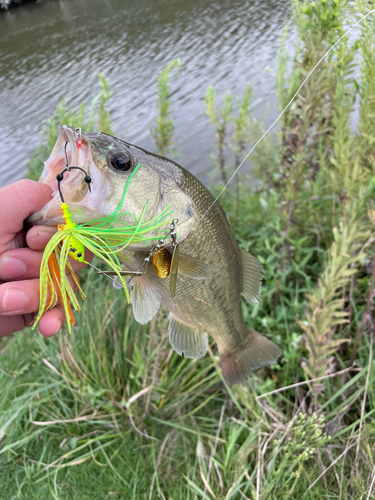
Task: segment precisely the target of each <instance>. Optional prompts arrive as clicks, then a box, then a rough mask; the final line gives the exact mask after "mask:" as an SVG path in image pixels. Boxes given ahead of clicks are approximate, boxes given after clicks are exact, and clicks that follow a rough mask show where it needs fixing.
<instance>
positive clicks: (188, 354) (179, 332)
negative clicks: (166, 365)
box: [169, 314, 208, 358]
mask: <svg viewBox="0 0 375 500" xmlns="http://www.w3.org/2000/svg"><path fill="white" fill-rule="evenodd" d="M169 342H170V343H171V346H172V347H173V349H174V350H175V351H176V352H177V353H178V354H179V355H180V356H185V358H201V357H202V356H204V355H205V354H206V352H207V347H208V337H207V333H206V332H202V331H200V330H198V329H197V328H195V327H194V326H190V325H188V324H187V323H184V322H183V321H181V320H179V319H178V318H176V317H175V316H173V314H170V315H169Z"/></svg>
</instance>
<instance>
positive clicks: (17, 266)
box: [0, 248, 92, 281]
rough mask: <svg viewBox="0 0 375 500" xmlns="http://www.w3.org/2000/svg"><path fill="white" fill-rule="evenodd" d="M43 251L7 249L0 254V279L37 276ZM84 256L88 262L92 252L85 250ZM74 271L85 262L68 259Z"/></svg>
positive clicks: (8, 279) (7, 279) (19, 278)
mask: <svg viewBox="0 0 375 500" xmlns="http://www.w3.org/2000/svg"><path fill="white" fill-rule="evenodd" d="M42 258H43V253H42V252H34V251H33V250H30V249H29V248H17V249H15V250H8V251H7V252H5V253H4V254H3V255H1V256H0V281H11V280H26V279H33V278H38V277H39V275H40V265H41V262H42ZM85 258H86V259H88V261H89V262H90V261H91V259H92V254H91V252H89V251H86V252H85ZM70 262H71V264H72V267H73V269H74V271H79V270H80V269H82V268H83V267H85V264H84V263H83V262H78V261H77V260H74V259H70Z"/></svg>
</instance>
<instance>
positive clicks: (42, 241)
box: [26, 226, 57, 250]
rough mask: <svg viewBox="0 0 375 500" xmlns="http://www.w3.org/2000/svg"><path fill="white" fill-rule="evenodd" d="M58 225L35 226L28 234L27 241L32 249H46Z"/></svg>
mask: <svg viewBox="0 0 375 500" xmlns="http://www.w3.org/2000/svg"><path fill="white" fill-rule="evenodd" d="M56 231H57V228H56V226H34V227H32V228H31V229H30V230H29V231H28V232H27V234H26V243H27V246H28V247H29V248H31V249H32V250H44V249H45V247H46V245H47V243H48V242H49V240H50V239H51V238H52V236H53V235H54V234H55V233H56Z"/></svg>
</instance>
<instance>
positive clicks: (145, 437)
mask: <svg viewBox="0 0 375 500" xmlns="http://www.w3.org/2000/svg"><path fill="white" fill-rule="evenodd" d="M370 4H371V2H370V3H369V2H366V3H365V2H363V3H362V2H357V3H356V4H353V3H350V4H349V3H346V2H341V1H340V2H338V1H336V0H317V1H315V2H297V0H293V9H294V11H293V12H294V22H295V25H296V28H297V31H298V33H299V43H298V47H297V49H296V53H295V54H294V55H293V57H292V61H291V63H292V67H291V70H290V73H287V72H286V68H287V67H288V57H289V55H288V54H287V52H286V50H285V48H284V46H283V44H281V47H280V51H279V73H278V77H277V95H278V98H279V103H280V107H283V106H284V105H285V103H287V102H288V100H289V99H290V97H291V96H292V95H293V93H294V92H295V90H296V88H298V86H299V84H300V82H301V81H303V79H304V78H305V76H306V75H307V74H308V72H309V71H310V69H311V68H312V67H313V66H314V64H315V63H316V62H317V61H318V60H319V58H320V57H322V55H323V54H324V52H325V51H326V50H327V49H328V48H329V47H330V46H331V44H332V43H333V42H334V41H335V40H336V39H337V38H338V37H339V36H341V35H342V33H343V30H344V26H347V25H348V24H353V22H354V20H355V19H358V16H359V15H363V13H364V12H367V11H368V9H369V8H370V7H371V5H370ZM374 41H375V20H374V17H370V18H368V19H367V21H366V22H364V23H363V24H362V25H361V29H360V30H358V32H356V33H355V36H353V37H352V38H351V39H350V40H346V39H345V40H344V41H343V43H342V44H341V45H339V46H337V47H336V49H335V50H334V51H333V52H332V53H331V54H330V56H329V57H328V58H326V59H325V60H324V62H323V64H322V66H321V67H320V68H319V70H318V71H317V72H316V73H315V74H314V75H313V77H312V78H311V80H309V82H308V83H307V85H306V86H305V87H304V89H303V91H302V92H301V94H300V95H299V96H298V98H297V99H296V101H295V102H294V104H293V105H292V106H291V108H290V109H289V110H288V111H287V113H286V114H285V115H284V117H283V120H282V122H281V132H280V134H279V135H277V136H272V135H270V136H268V138H267V139H266V141H265V142H263V143H262V144H261V146H260V150H258V152H257V154H255V155H254V156H253V157H252V158H253V159H252V168H253V170H252V175H253V177H252V179H255V181H256V182H254V180H252V181H251V183H250V182H249V181H248V180H247V178H246V176H245V175H243V174H242V176H241V182H238V183H237V185H235V186H233V187H230V188H228V189H227V190H226V192H225V193H224V195H223V196H222V198H221V202H222V205H223V207H224V209H225V211H226V213H227V215H228V218H229V220H230V223H231V226H232V229H233V232H234V234H235V237H236V239H237V241H238V242H239V244H240V245H241V246H242V247H243V248H245V249H246V250H251V252H252V253H253V254H254V255H257V256H258V258H259V260H260V261H261V263H262V265H263V267H264V269H265V279H264V284H263V291H262V300H261V302H260V303H259V304H255V305H253V304H251V305H249V304H247V303H245V302H244V303H243V315H244V318H245V321H246V322H247V323H248V324H249V325H250V326H252V327H254V328H255V329H257V330H258V331H260V332H262V333H264V334H266V335H267V336H269V337H270V338H272V339H273V340H274V341H275V342H276V343H278V344H279V345H280V347H281V349H282V351H283V355H282V357H281V359H280V360H279V361H278V363H277V364H276V365H275V366H273V367H271V368H265V369H264V370H261V371H259V372H257V373H256V374H254V376H252V377H251V378H250V379H249V382H248V383H246V384H242V385H241V386H234V387H232V388H229V387H228V386H227V385H226V384H225V382H224V380H223V379H222V376H221V372H220V368H219V364H218V356H217V350H216V347H215V345H214V343H212V344H211V345H210V348H209V353H208V355H207V356H205V357H204V358H203V359H199V360H188V359H185V358H180V357H179V356H178V355H177V354H176V353H174V352H173V351H172V350H171V348H170V346H169V342H168V334H167V313H166V312H165V311H161V312H160V313H159V314H158V315H157V317H156V318H155V319H154V320H153V321H152V322H151V323H150V324H149V325H146V326H140V325H138V324H137V323H136V322H135V321H134V319H133V317H132V314H131V309H130V308H129V307H128V306H127V305H126V304H124V301H123V298H122V295H121V293H119V292H118V291H117V290H115V289H113V287H112V286H111V285H109V284H107V283H105V282H104V281H103V279H101V278H100V277H98V276H97V275H95V274H93V272H92V270H87V269H86V270H84V271H83V272H82V282H83V287H84V291H85V293H86V295H87V297H88V298H87V300H86V302H85V303H84V304H83V309H82V313H81V314H80V315H77V325H76V326H75V327H74V330H73V334H72V335H68V334H67V332H66V331H64V332H63V333H61V334H58V335H57V336H55V337H53V338H51V339H43V338H42V337H41V336H40V335H39V334H37V333H32V332H30V331H28V330H26V331H24V332H22V333H20V334H17V335H14V337H13V338H11V339H5V340H4V341H3V342H2V343H1V345H0V352H1V358H0V359H1V365H0V383H1V387H2V391H1V395H0V462H1V465H2V467H1V468H0V485H1V498H4V499H6V500H8V499H9V500H10V499H29V498H33V499H34V498H35V499H42V500H44V499H50V498H52V499H73V498H74V499H79V500H81V499H86V498H87V499H93V498H94V499H96V498H97V499H105V498H106V499H110V498H123V499H150V500H151V499H157V498H162V499H168V500H170V499H172V500H175V499H180V498H183V499H189V500H198V499H199V500H200V499H205V500H207V499H209V500H213V499H218V500H229V499H235V500H237V499H242V498H244V499H246V498H247V499H251V500H269V499H272V500H284V499H290V498H292V499H294V498H296V499H309V500H318V499H319V500H320V499H335V500H344V499H353V500H369V499H370V498H374V496H375V493H374V491H375V458H374V445H375V426H374V422H375V420H374V416H375V391H374V387H375V385H374V384H375V373H374V368H375V367H374V366H373V365H374V357H373V352H374V345H373V332H374V322H373V301H374V296H373V294H374V285H375V259H374V252H373V233H374V228H373V225H374V220H375V218H374V213H375V212H374V201H373V200H374V186H375V184H374V180H373V178H374V165H375V163H374V158H375V152H374V142H375V141H374V127H373V120H374V116H375V109H374V106H375V101H374V98H373V95H374V89H373V85H374V83H373V82H374V81H375V78H374V77H375V75H374V68H375V60H374V59H375V56H374V54H375V52H374V50H373V48H374V43H375V42H374ZM170 69H171V67H169V71H170ZM168 77H169V72H168V73H166V72H164V73H163V74H162V77H161V79H159V87H158V91H159V96H158V102H159V105H160V116H161V118H160V120H161V119H163V120H164V121H163V120H162V121H159V122H158V123H159V125H157V127H156V128H155V129H154V133H156V131H157V130H159V132H157V137H159V138H163V141H164V142H163V147H165V148H166V150H168V148H170V147H172V146H174V144H173V143H174V138H173V122H172V121H171V114H170V106H171V105H172V104H173V101H172V100H171V96H169V91H168ZM101 81H102V93H101V95H100V96H99V97H98V98H97V99H96V100H95V101H94V102H93V104H92V106H91V108H90V110H91V111H90V112H89V113H87V112H86V111H85V110H82V109H83V108H82V109H81V110H80V111H78V112H75V113H72V112H71V111H69V110H67V109H66V107H65V106H64V105H61V106H60V107H59V109H58V111H57V114H56V116H55V117H54V118H50V119H49V120H48V121H47V122H46V126H45V129H44V135H43V139H42V142H41V145H40V147H39V150H38V151H37V152H36V155H35V156H34V158H33V160H32V163H31V164H30V165H31V166H32V172H34V174H33V175H35V172H36V170H37V169H39V168H40V164H41V160H42V158H45V156H46V154H47V153H48V151H49V150H50V149H51V146H52V145H53V142H54V140H55V139H54V138H55V137H56V129H57V126H58V124H59V123H63V122H69V123H71V124H72V125H73V126H82V125H83V126H84V127H85V128H86V129H87V130H89V129H91V130H95V129H96V128H97V127H99V126H103V125H99V123H100V124H104V126H105V127H108V128H109V129H110V119H109V118H110V117H109V115H108V113H107V111H106V109H107V108H106V102H107V99H108V98H109V96H110V93H109V90H108V86H107V82H106V81H105V80H103V79H102V80H101ZM161 83H162V87H161ZM214 92H215V91H214V89H212V88H211V89H210V90H209V91H208V93H207V95H206V107H207V108H206V110H207V113H208V115H209V118H210V120H211V123H212V124H213V126H214V127H215V130H216V137H217V139H218V157H217V159H216V158H215V159H214V166H216V167H218V170H219V173H220V174H221V180H222V182H223V181H225V179H224V176H225V178H227V177H228V176H229V175H230V173H231V172H232V171H233V168H234V167H235V166H236V165H232V164H230V163H229V162H228V160H227V158H231V157H233V155H235V156H236V160H235V161H236V163H237V162H238V161H240V160H241V159H242V158H243V156H244V155H245V154H246V151H247V150H248V148H249V145H250V144H251V143H253V142H254V139H257V138H258V137H259V136H260V134H261V132H262V128H263V124H262V122H260V123H259V122H256V121H254V120H253V118H252V117H251V88H250V87H246V88H245V89H244V94H243V96H239V97H238V98H237V99H236V97H235V96H231V97H228V96H227V97H226V98H225V100H224V103H223V104H220V103H218V102H217V98H216V96H215V93H214ZM160 93H161V94H160ZM228 95H229V94H228ZM101 104H102V105H101ZM166 105H167V106H166ZM355 105H356V106H357V107H358V113H359V122H358V127H353V126H352V123H351V116H352V111H353V108H354V106H355ZM228 106H230V110H229V107H228ZM87 118H89V119H87ZM85 119H86V122H85ZM162 122H163V123H166V124H167V125H168V126H167V128H165V127H164V128H163V127H162V128H160V123H162ZM158 126H159V128H158ZM107 130H108V129H107ZM166 130H167V132H168V133H167V134H166V133H165V131H166ZM223 131H224V132H223ZM223 133H224V136H223ZM164 139H165V140H164ZM155 140H156V139H155ZM156 142H157V141H156ZM157 147H158V148H159V147H160V146H157ZM181 163H183V161H182V162H181ZM254 185H255V186H256V187H254ZM221 186H222V183H221V184H219V185H217V186H215V187H214V191H215V192H218V191H219V189H220V188H221Z"/></svg>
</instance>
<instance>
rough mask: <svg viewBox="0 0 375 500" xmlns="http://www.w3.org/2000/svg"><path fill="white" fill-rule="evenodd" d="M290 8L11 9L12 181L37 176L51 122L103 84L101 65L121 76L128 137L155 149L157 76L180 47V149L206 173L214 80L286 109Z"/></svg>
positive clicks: (114, 81) (260, 1) (3, 46)
mask: <svg viewBox="0 0 375 500" xmlns="http://www.w3.org/2000/svg"><path fill="white" fill-rule="evenodd" d="M290 17H291V12H290V0H214V1H211V0H42V1H41V2H40V3H35V4H28V5H25V6H23V7H20V8H18V9H13V10H10V11H8V12H0V187H1V186H3V185H6V184H8V183H10V182H12V181H14V180H17V179H19V178H21V177H24V176H25V173H26V168H25V162H26V160H27V159H28V157H29V156H30V153H31V151H32V150H33V149H34V148H35V147H36V146H37V144H38V141H39V137H40V131H41V128H42V121H43V119H44V118H45V117H46V116H48V115H52V114H53V113H54V110H55V109H56V106H57V105H58V103H59V102H60V101H61V99H62V98H63V97H66V102H67V104H68V105H69V107H73V108H74V107H78V105H79V103H80V102H81V101H82V100H84V101H85V102H86V103H89V102H90V101H91V99H92V97H93V96H95V95H96V94H97V93H98V92H99V85H98V77H97V74H98V73H99V72H102V73H104V74H105V76H106V77H108V78H109V79H110V87H111V90H112V91H113V97H112V99H111V101H110V103H109V107H110V109H111V114H112V119H113V126H114V129H115V130H116V135H118V136H119V137H122V138H124V139H125V140H127V141H128V142H131V143H134V144H137V145H138V146H141V147H144V148H146V149H148V150H150V151H154V150H155V145H154V143H153V140H152V138H151V136H150V132H149V130H150V127H151V126H152V125H153V124H154V123H155V118H156V116H157V99H156V93H155V89H156V79H157V76H158V74H159V72H160V71H161V70H162V69H164V68H165V66H166V65H167V64H168V63H169V62H170V61H171V60H173V59H175V58H177V57H180V58H181V59H182V66H181V68H180V70H179V74H178V76H174V75H173V76H172V78H171V82H170V87H171V93H172V100H173V105H172V112H173V117H174V119H175V127H176V132H175V140H176V143H177V148H178V151H179V153H180V156H179V157H178V158H176V159H177V161H178V162H179V163H181V164H182V165H183V166H184V167H186V168H187V169H189V170H190V171H191V172H193V173H194V174H195V175H197V176H198V177H199V178H201V179H202V180H206V177H205V176H206V174H207V172H208V171H209V170H210V169H211V168H212V163H211V159H210V155H211V154H212V153H213V152H214V144H215V137H214V131H213V127H212V126H211V125H210V123H209V121H208V119H207V117H206V116H205V112H204V95H205V93H206V90H207V88H208V86H209V85H211V84H212V85H214V87H215V89H216V90H217V96H218V100H219V101H220V99H221V98H222V97H223V95H224V94H225V92H226V91H228V90H230V91H232V92H233V93H234V94H241V93H242V92H243V90H244V88H245V85H246V84H247V83H251V85H252V86H253V113H254V116H255V117H258V118H259V117H261V116H262V115H263V113H264V111H265V108H266V103H269V105H270V110H269V114H268V118H267V121H268V122H269V121H270V120H271V119H272V118H274V117H275V116H276V113H277V111H276V99H275V96H274V86H275V71H276V67H277V60H276V58H277V50H278V47H279V44H280V39H281V36H282V33H283V29H284V27H285V25H286V23H287V22H288V21H289V20H290ZM294 38H295V37H294V34H293V32H292V33H291V34H290V35H289V36H288V39H287V46H289V47H290V48H292V46H293V45H294Z"/></svg>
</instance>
